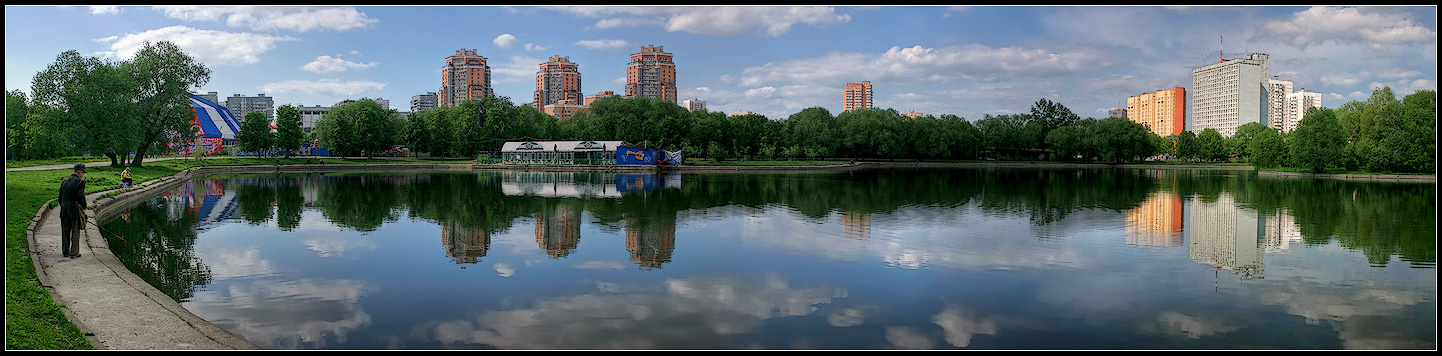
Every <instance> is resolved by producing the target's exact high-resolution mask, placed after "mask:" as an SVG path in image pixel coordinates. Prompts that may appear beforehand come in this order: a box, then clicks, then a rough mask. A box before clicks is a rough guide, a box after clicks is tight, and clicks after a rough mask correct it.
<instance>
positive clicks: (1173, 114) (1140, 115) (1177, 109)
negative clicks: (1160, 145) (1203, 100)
mask: <svg viewBox="0 0 1442 356" xmlns="http://www.w3.org/2000/svg"><path fill="white" fill-rule="evenodd" d="M1126 117H1127V119H1128V120H1131V121H1132V122H1135V123H1139V124H1142V125H1147V128H1148V129H1150V130H1152V133H1155V134H1157V136H1161V137H1167V136H1171V135H1177V134H1181V133H1182V130H1184V129H1186V127H1187V90H1186V89H1183V88H1182V87H1173V88H1171V89H1162V90H1158V91H1156V92H1153V93H1142V95H1137V96H1129V97H1127V110H1126Z"/></svg>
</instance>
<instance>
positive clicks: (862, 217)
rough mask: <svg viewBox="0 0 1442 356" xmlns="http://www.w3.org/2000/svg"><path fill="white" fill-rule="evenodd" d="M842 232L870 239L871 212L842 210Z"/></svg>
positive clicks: (856, 237) (861, 238)
mask: <svg viewBox="0 0 1442 356" xmlns="http://www.w3.org/2000/svg"><path fill="white" fill-rule="evenodd" d="M841 233H842V234H845V235H846V236H849V237H851V238H854V239H857V240H870V239H871V214H870V213H853V212H844V211H843V212H841Z"/></svg>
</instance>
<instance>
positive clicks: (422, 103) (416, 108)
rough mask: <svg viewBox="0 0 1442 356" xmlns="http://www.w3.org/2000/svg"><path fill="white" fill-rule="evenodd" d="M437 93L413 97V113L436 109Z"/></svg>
mask: <svg viewBox="0 0 1442 356" xmlns="http://www.w3.org/2000/svg"><path fill="white" fill-rule="evenodd" d="M436 103H437V102H436V93H435V92H430V93H425V94H421V95H412V96H411V112H422V111H426V110H430V109H435V108H436V105H437V104H436Z"/></svg>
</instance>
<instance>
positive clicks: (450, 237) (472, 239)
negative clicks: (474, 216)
mask: <svg viewBox="0 0 1442 356" xmlns="http://www.w3.org/2000/svg"><path fill="white" fill-rule="evenodd" d="M441 244H443V245H444V246H445V248H446V257H452V258H455V259H456V264H462V263H476V262H480V258H481V257H486V249H488V248H490V246H491V234H490V233H487V232H486V230H484V229H479V228H467V227H462V226H461V223H460V222H458V221H448V222H446V223H444V224H441Z"/></svg>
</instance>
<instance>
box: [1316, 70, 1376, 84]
mask: <svg viewBox="0 0 1442 356" xmlns="http://www.w3.org/2000/svg"><path fill="white" fill-rule="evenodd" d="M1371 75H1372V74H1371V73H1367V71H1365V70H1364V71H1361V72H1358V73H1355V74H1354V73H1340V72H1331V73H1327V74H1323V75H1322V85H1327V86H1343V87H1350V86H1353V85H1357V84H1358V83H1361V82H1362V81H1363V80H1366V79H1367V78H1368V77H1371Z"/></svg>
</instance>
